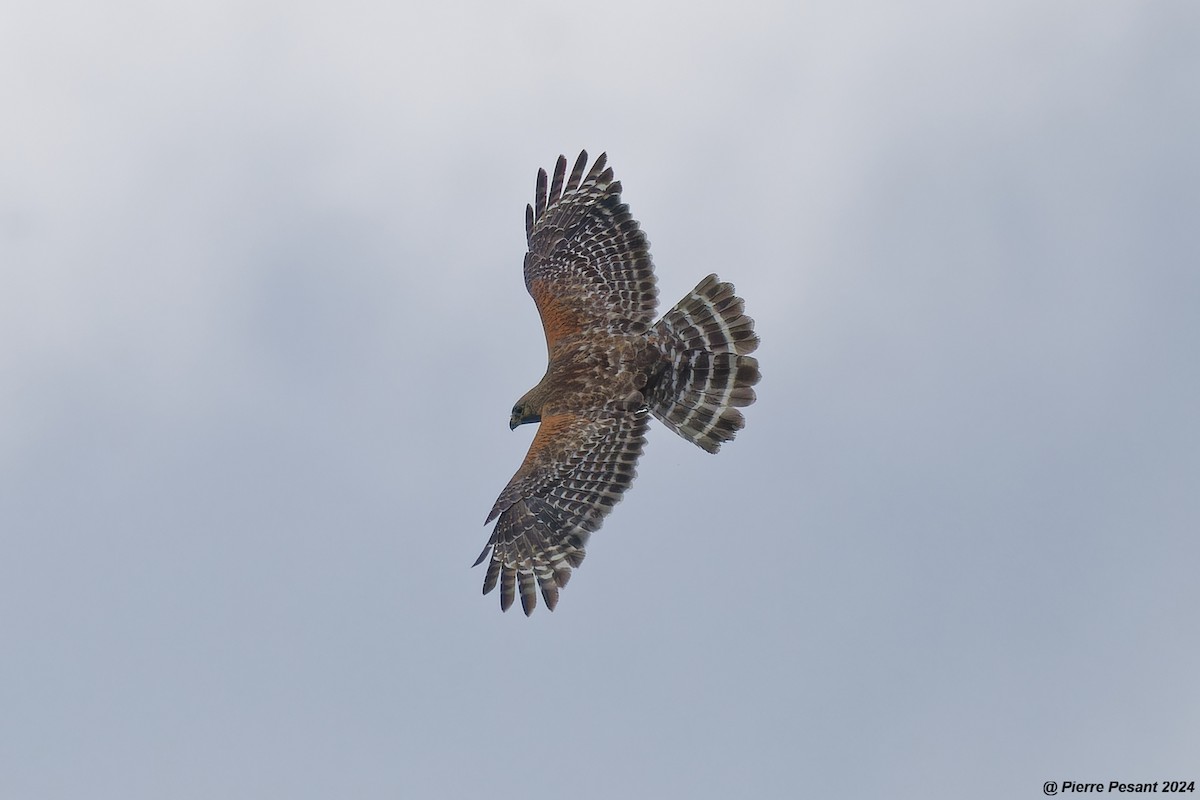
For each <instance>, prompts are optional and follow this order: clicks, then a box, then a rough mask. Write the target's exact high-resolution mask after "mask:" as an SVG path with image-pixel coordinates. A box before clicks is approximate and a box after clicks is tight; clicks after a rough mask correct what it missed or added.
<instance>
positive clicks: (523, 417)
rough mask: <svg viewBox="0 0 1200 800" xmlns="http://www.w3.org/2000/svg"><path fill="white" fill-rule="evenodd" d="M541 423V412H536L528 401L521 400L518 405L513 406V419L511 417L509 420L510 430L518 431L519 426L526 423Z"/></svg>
mask: <svg viewBox="0 0 1200 800" xmlns="http://www.w3.org/2000/svg"><path fill="white" fill-rule="evenodd" d="M541 421H542V415H541V412H540V411H538V410H535V409H534V408H533V405H532V404H531V403H530V402H529V401H528V400H526V399H525V398H521V399H520V400H518V401H517V404H516V405H515V406H513V410H512V417H510V418H509V420H508V429H509V430H516V429H517V426H518V425H524V424H525V423H526V422H541Z"/></svg>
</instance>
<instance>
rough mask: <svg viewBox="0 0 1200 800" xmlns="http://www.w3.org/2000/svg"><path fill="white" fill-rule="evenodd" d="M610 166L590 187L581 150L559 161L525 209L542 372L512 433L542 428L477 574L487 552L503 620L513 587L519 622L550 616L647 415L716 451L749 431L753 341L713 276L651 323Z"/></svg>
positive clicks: (503, 499)
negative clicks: (522, 617)
mask: <svg viewBox="0 0 1200 800" xmlns="http://www.w3.org/2000/svg"><path fill="white" fill-rule="evenodd" d="M606 160H607V157H606V155H605V154H601V155H600V157H599V158H598V159H596V163H595V164H593V165H592V168H591V169H590V170H588V171H587V174H586V175H585V174H584V170H585V168H586V167H587V153H586V152H582V153H580V154H579V158H578V159H577V160H576V161H575V166H574V168H573V169H572V170H571V175H570V177H567V160H566V158H564V157H563V156H559V158H558V165H557V167H555V169H554V177H553V180H551V181H550V186H549V191H547V187H546V183H547V176H546V171H545V170H538V177H537V192H536V194H535V200H534V202H535V205H533V206H527V207H526V209H525V234H526V237H527V239H528V242H529V252H528V253H527V254H526V255H525V286H526V288H527V289H528V290H529V293H530V294H531V295H532V296H533V301H534V303H536V304H537V308H538V312H539V314H541V318H542V326H543V327H544V328H545V331H546V349H547V350H548V351H549V361H550V363H549V366H548V367H547V368H546V374H545V376H543V377H542V380H541V382H539V383H538V385H537V386H535V387H533V388H532V389H530V390H529V391H528V392H527V393H526V394H525V396H524V397H522V398H521V399H520V400H518V401H517V404H516V405H515V406H513V410H512V418H511V419H510V421H509V427H510V428H516V427H517V426H518V425H521V424H524V423H526V422H540V423H541V425H540V427H539V428H538V432H537V435H536V436H535V437H534V439H533V444H532V445H531V446H530V448H529V453H528V454H527V455H526V456H525V460H524V462H522V464H521V467H520V469H518V470H517V473H516V474H515V475H514V476H513V478H512V480H511V481H509V483H508V486H506V487H505V488H504V491H503V492H501V493H500V497H499V499H497V500H496V505H495V506H493V507H492V512H491V513H490V514H488V518H487V520H486V521H487V522H491V521H492V520H493V519H496V518H497V517H499V520H498V521H497V523H496V527H495V529H494V530H493V531H492V536H491V538H490V539H489V540H488V543H487V546H485V547H484V548H483V552H482V553H480V554H479V559H478V560H477V561H476V562H475V565H476V566H478V565H479V564H481V563H483V561H484V559H486V558H487V557H488V552H489V551H490V552H491V562H490V563H489V564H488V568H487V575H486V576H485V577H484V580H483V593H484V594H487V593H488V592H490V591H491V590H492V589H494V588H495V587H496V584H497V582H499V584H500V607H501V608H502V609H504V610H505V611H507V610H508V608H509V607H510V606H511V605H512V603H513V600H514V598H515V597H516V592H517V590H518V588H519V589H520V592H521V606H522V608H524V610H525V613H526V614H531V613H532V612H533V609H534V608H535V607H536V606H537V594H538V590H539V589H540V590H541V595H542V597H543V598H544V599H545V601H546V605H547V607H549V608H550V609H551V610H553V609H554V606H555V605H556V604H557V603H558V590H559V588H561V587H563V586H566V584H567V580H568V579H569V578H570V577H571V569H572V568H574V567H578V566H579V565H580V563H581V562H582V561H583V557H584V545H585V544H586V543H587V540H588V536H589V535H590V534H591V533H592V532H593V531H595V530H597V529H598V528H599V527H600V525H601V523H602V522H603V521H604V517H605V516H607V515H608V513H609V512H610V511H611V510H612V507H613V506H614V505H615V504H616V503H617V502H618V501H619V500H620V499H621V495H622V494H623V493H624V492H625V490H626V489H628V488H629V485H630V483H632V482H633V478H634V476H635V475H636V474H637V473H636V470H635V467H636V465H637V460H638V457H639V456H641V454H642V447H643V446H644V445H645V443H646V429H647V428H648V427H649V423H650V415H651V414H653V415H654V416H655V417H657V418H658V419H659V420H660V421H661V422H662V423H663V424H664V425H666V426H667V427H668V428H670V429H671V430H673V431H675V432H676V433H677V434H679V435H680V436H682V437H683V438H685V439H687V440H688V441H690V442H694V443H695V444H697V445H699V446H700V447H702V448H703V449H705V450H707V451H708V452H710V453H715V452H717V450H718V449H719V448H720V447H721V443H722V442H726V441H729V440H730V439H732V438H733V437H734V435H735V434H736V433H737V431H738V430H740V429H741V428H742V426H743V425H745V419H744V418H743V417H742V414H741V412H740V411H738V407H739V406H748V405H750V404H751V403H753V402H754V389H752V388H751V387H752V386H754V384H756V383H758V379H759V371H758V361H757V360H756V359H754V358H753V357H752V356H750V355H749V354H750V353H752V352H754V349H755V348H756V347H758V337H757V336H756V335H755V333H754V320H752V319H751V318H750V317H748V316H746V315H745V314H744V313H742V312H743V310H744V306H743V302H742V299H741V298H740V297H737V296H735V295H734V293H733V292H734V289H733V285H732V284H729V283H723V282H721V281H720V280H718V279H717V276H716V275H709V276H708V277H707V278H705V279H704V280H702V281H700V283H699V284H698V285H697V286H696V288H695V289H693V290H692V291H691V292H689V293H688V295H687V296H686V297H684V298H683V299H682V300H680V301H679V303H678V304H677V305H676V306H675V307H674V308H672V309H671V310H670V311H669V312H667V314H666V315H665V316H664V317H663V318H662V319H660V320H658V321H657V322H654V309H655V306H656V305H657V304H658V289H657V287H656V286H655V279H654V265H653V264H652V263H651V262H650V243H649V242H648V241H647V240H646V236H645V234H643V233H642V231H641V229H640V228H639V227H638V223H637V221H636V220H634V219H633V217H631V216H630V214H629V206H627V205H625V204H624V203H622V202H621V184H620V182H618V181H614V180H613V173H612V170H611V169H606V168H605V162H606ZM564 180H565V183H564Z"/></svg>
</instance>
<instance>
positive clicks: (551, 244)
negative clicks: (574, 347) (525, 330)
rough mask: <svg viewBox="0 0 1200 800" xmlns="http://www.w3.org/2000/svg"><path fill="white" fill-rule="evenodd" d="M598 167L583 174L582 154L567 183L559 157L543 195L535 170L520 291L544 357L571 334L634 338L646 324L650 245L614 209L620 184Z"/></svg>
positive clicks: (654, 290) (623, 211) (654, 291)
mask: <svg viewBox="0 0 1200 800" xmlns="http://www.w3.org/2000/svg"><path fill="white" fill-rule="evenodd" d="M606 161H607V156H606V155H605V154H603V153H602V154H601V155H600V157H599V158H597V159H596V163H595V164H593V165H592V168H591V169H590V170H588V172H587V174H586V175H584V168H585V167H586V166H587V151H584V152H582V153H580V154H579V158H578V159H577V160H576V161H575V166H574V168H573V169H572V170H571V175H570V177H567V159H566V158H565V157H563V156H559V157H558V165H557V166H556V167H555V168H554V177H553V180H551V181H550V186H549V189H547V187H546V183H547V178H546V170H544V169H542V170H538V178H537V192H536V195H535V199H534V205H532V206H526V208H525V235H526V238H527V239H528V241H529V253H528V254H527V255H526V256H525V287H526V288H527V289H528V290H529V294H531V295H532V296H533V301H534V302H535V303H536V304H537V307H538V313H540V314H541V317H542V327H544V328H545V330H546V347H547V348H548V349H549V350H550V352H551V354H553V352H554V345H555V342H557V341H558V340H559V339H562V338H564V337H566V336H570V335H572V334H577V333H582V332H586V331H589V330H597V329H599V330H607V331H613V332H621V333H641V332H644V331H646V330H647V329H648V328H649V327H650V325H651V323H653V322H654V309H655V306H656V305H657V304H658V287H657V286H656V284H655V278H654V264H653V263H652V262H651V261H650V243H649V242H648V241H647V240H646V235H645V234H644V233H642V231H641V228H639V227H638V224H637V220H635V219H634V218H633V217H632V216H630V214H629V206H627V205H625V204H624V203H622V202H621V183H620V181H614V180H613V173H612V170H611V169H608V168H606V167H605V163H606ZM564 181H565V184H564Z"/></svg>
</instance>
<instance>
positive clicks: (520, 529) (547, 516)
mask: <svg viewBox="0 0 1200 800" xmlns="http://www.w3.org/2000/svg"><path fill="white" fill-rule="evenodd" d="M649 423H650V416H649V414H647V413H646V412H644V411H641V412H616V411H612V410H599V411H595V412H588V413H587V414H585V415H575V414H570V413H566V414H555V415H551V416H547V417H543V418H542V423H541V426H540V427H539V428H538V432H537V436H535V437H534V439H533V444H532V445H531V446H530V448H529V453H528V454H527V455H526V456H525V461H524V462H523V463H522V464H521V468H520V469H518V470H517V474H516V475H514V476H513V478H512V480H511V481H509V483H508V486H507V487H505V489H504V491H503V492H501V493H500V497H499V499H497V500H496V505H495V506H493V507H492V513H491V514H489V515H488V518H487V522H491V521H492V520H493V519H496V517H499V518H500V519H499V521H498V522H497V523H496V527H495V529H494V530H493V531H492V536H491V538H490V539H489V540H488V543H487V546H486V547H484V548H483V552H482V553H480V554H479V559H478V560H477V561H476V562H475V565H476V566H478V565H479V564H481V563H483V561H484V559H486V558H487V557H488V551H489V550H490V551H491V557H492V558H491V562H490V563H489V564H488V569H487V575H486V576H485V577H484V579H483V593H484V594H487V593H488V592H490V591H491V590H492V589H494V588H496V584H497V582H499V584H500V607H501V608H502V609H504V610H505V611H507V610H508V608H509V607H510V606H511V605H512V604H513V599H514V597H515V596H516V588H517V586H518V585H519V586H520V590H521V607H522V608H523V609H524V610H525V613H526V614H527V615H528V614H531V613H533V609H534V608H535V607H537V589H538V588H540V589H541V593H542V597H543V598H545V600H546V606H547V607H548V608H550V609H551V610H553V609H554V606H555V604H556V603H558V590H559V588H560V587H562V586H566V585H567V581H568V580H569V579H570V577H571V569H572V568H573V567H578V566H579V565H580V564H581V563H582V562H583V557H584V555H585V551H584V545H585V544H587V540H588V536H589V535H591V533H592V531H594V530H597V529H598V528H599V527H600V525H601V523H603V521H604V518H605V517H606V516H607V515H608V513H609V512H610V511H611V510H612V507H613V506H614V505H616V503H617V502H618V501H619V500H620V499H621V495H622V494H623V493H624V492H625V490H626V489H628V488H629V486H630V484H631V483H632V482H633V479H634V477H635V476H636V475H637V471H636V466H637V460H638V457H639V456H641V454H642V448H643V447H645V444H646V428H647V427H648V426H649Z"/></svg>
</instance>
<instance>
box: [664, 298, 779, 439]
mask: <svg viewBox="0 0 1200 800" xmlns="http://www.w3.org/2000/svg"><path fill="white" fill-rule="evenodd" d="M744 312H745V304H744V302H743V301H742V298H740V297H738V296H737V295H735V294H734V288H733V284H731V283H725V282H723V281H721V280H719V279H718V278H717V276H716V275H709V276H708V277H707V278H705V279H704V280H702V281H700V283H699V284H698V285H697V286H696V288H695V289H693V290H692V291H691V292H689V293H688V295H687V296H686V297H684V298H683V299H682V300H680V301H679V303H678V304H677V305H676V306H675V307H674V308H673V309H671V310H670V311H669V312H667V314H666V316H664V317H663V318H662V319H661V320H660V321H659V322H658V323H657V325H656V326H655V333H656V334H657V335H658V337H659V340H660V343H661V346H662V348H663V350H664V354H665V355H666V357H667V359H668V363H667V365H666V367H665V369H664V371H663V372H662V374H661V375H660V376H659V377H658V380H657V382H656V383H655V384H654V386H653V388H652V390H651V391H650V393H649V398H648V400H649V405H650V411H651V413H653V414H654V416H655V417H657V418H658V420H659V421H661V422H662V423H663V424H664V425H666V426H667V427H668V428H670V429H671V430H673V431H675V432H676V433H677V434H679V435H680V436H682V437H683V438H684V439H687V440H688V441H690V442H693V443H695V444H696V445H698V446H699V447H701V448H703V449H705V450H707V451H708V452H710V453H715V452H717V450H719V449H720V447H721V444H722V443H723V442H727V441H729V440H730V439H732V438H733V437H734V436H735V435H736V434H737V432H738V431H739V430H741V429H742V427H744V426H745V424H746V420H745V417H743V416H742V412H740V411H738V408H740V407H745V406H748V405H750V404H751V403H753V402H754V400H755V395H754V389H753V388H751V387H753V386H754V385H755V384H756V383H758V381H759V378H760V377H761V375H760V373H759V371H758V360H757V359H756V358H754V357H752V356H750V355H749V354H750V353H753V352H754V350H755V349H756V348H757V347H758V336H757V335H755V333H754V320H753V319H751V318H750V317H748V316H746V314H745V313H744Z"/></svg>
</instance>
